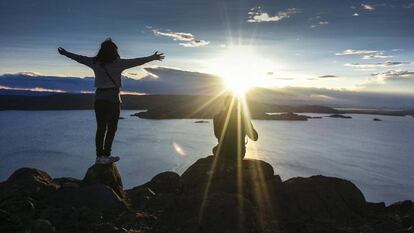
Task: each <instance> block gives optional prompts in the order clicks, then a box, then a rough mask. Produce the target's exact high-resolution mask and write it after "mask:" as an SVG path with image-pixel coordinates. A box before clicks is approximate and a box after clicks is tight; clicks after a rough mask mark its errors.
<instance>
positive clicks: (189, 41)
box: [152, 29, 210, 47]
mask: <svg viewBox="0 0 414 233" xmlns="http://www.w3.org/2000/svg"><path fill="white" fill-rule="evenodd" d="M152 32H153V33H154V35H156V36H164V37H170V38H172V39H173V40H176V41H183V42H181V43H179V44H180V45H181V46H184V47H201V46H206V45H208V44H210V41H206V40H200V39H196V38H195V37H194V35H193V34H191V33H187V32H171V31H165V32H162V31H159V30H157V29H154V30H152Z"/></svg>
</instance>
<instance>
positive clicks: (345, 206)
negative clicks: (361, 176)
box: [283, 175, 367, 227]
mask: <svg viewBox="0 0 414 233" xmlns="http://www.w3.org/2000/svg"><path fill="white" fill-rule="evenodd" d="M283 194H284V197H283V200H284V201H283V213H284V214H283V216H284V220H285V222H287V223H288V224H290V225H291V226H295V227H300V226H302V225H303V224H307V223H312V224H315V222H316V223H323V224H321V225H324V224H328V225H329V224H331V225H335V226H344V225H346V226H350V225H358V224H360V223H361V221H363V219H364V217H365V216H366V214H367V212H366V210H367V204H366V201H365V198H364V195H363V194H362V192H361V191H360V190H359V189H358V188H357V187H356V186H355V185H354V184H353V183H351V182H350V181H347V180H344V179H339V178H334V177H325V176H321V175H318V176H312V177H309V178H302V177H296V178H292V179H289V180H287V181H285V182H283Z"/></svg>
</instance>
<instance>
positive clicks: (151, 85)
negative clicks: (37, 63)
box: [0, 67, 224, 95]
mask: <svg viewBox="0 0 414 233" xmlns="http://www.w3.org/2000/svg"><path fill="white" fill-rule="evenodd" d="M143 73H145V74H146V75H144V76H143V77H142V78H139V79H136V78H135V77H134V78H130V77H128V76H123V77H122V94H134V95H142V94H179V95H195V94H206V95H207V94H211V95H214V94H216V93H217V92H219V91H221V90H222V89H223V88H224V87H223V83H222V80H221V79H220V78H218V77H217V76H214V75H211V74H207V73H200V72H193V71H187V70H181V69H177V68H170V67H149V68H144V69H143ZM127 75H129V74H128V73H127ZM0 91H3V92H5V91H9V92H10V91H32V92H34V91H36V92H42V91H43V92H67V93H93V92H94V91H95V87H94V79H93V78H91V77H86V78H80V77H59V76H45V75H41V74H38V73H36V74H35V75H33V73H27V72H22V73H16V74H3V75H0Z"/></svg>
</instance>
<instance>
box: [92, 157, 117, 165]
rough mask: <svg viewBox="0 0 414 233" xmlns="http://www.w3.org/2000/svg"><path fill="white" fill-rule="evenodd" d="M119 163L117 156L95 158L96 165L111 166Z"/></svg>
mask: <svg viewBox="0 0 414 233" xmlns="http://www.w3.org/2000/svg"><path fill="white" fill-rule="evenodd" d="M118 161H119V156H108V157H106V156H98V157H96V161H95V163H96V164H111V163H115V162H118Z"/></svg>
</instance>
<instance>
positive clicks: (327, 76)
mask: <svg viewBox="0 0 414 233" xmlns="http://www.w3.org/2000/svg"><path fill="white" fill-rule="evenodd" d="M318 78H338V76H336V75H332V74H327V75H321V76H318Z"/></svg>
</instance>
